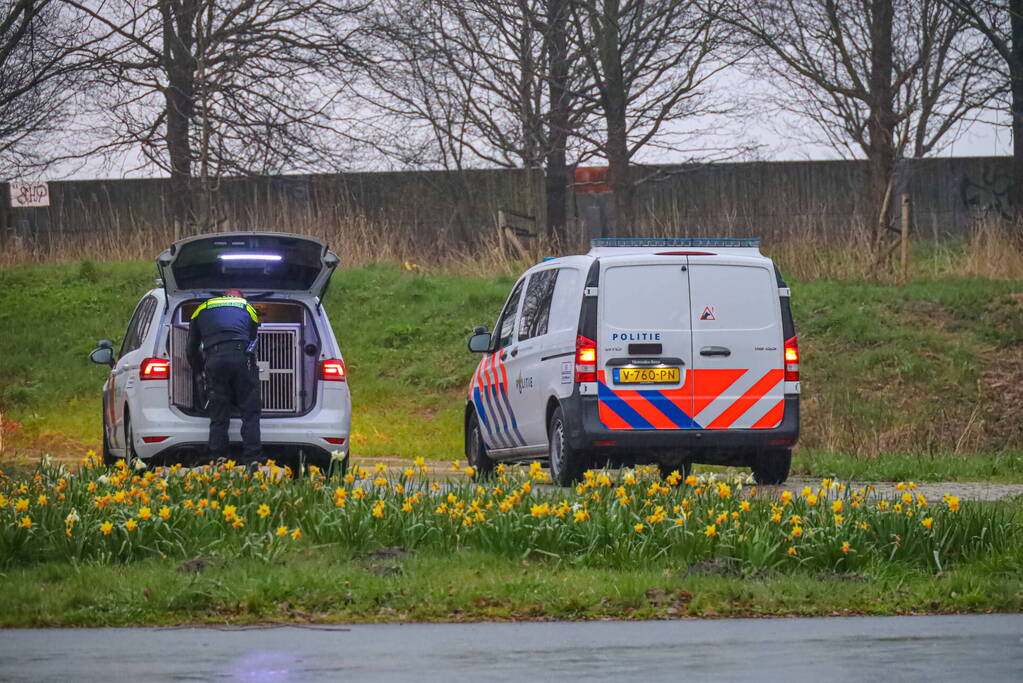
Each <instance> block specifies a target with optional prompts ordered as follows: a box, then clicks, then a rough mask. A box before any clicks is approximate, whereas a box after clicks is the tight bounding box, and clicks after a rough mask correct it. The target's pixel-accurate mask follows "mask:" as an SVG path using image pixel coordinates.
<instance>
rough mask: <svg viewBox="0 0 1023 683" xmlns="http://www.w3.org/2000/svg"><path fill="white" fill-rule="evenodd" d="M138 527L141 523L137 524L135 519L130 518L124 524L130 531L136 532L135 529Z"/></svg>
mask: <svg viewBox="0 0 1023 683" xmlns="http://www.w3.org/2000/svg"><path fill="white" fill-rule="evenodd" d="M138 525H139V523H138V522H136V521H135V519H134V518H129V519H128V520H127V521H126V522H125V523H124V528H125V529H127V530H128V531H134V530H135V527H137V526H138Z"/></svg>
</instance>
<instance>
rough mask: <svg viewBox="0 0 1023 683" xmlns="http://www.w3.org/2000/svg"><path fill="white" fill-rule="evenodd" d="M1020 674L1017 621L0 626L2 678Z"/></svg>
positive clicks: (420, 682) (955, 677) (1022, 649)
mask: <svg viewBox="0 0 1023 683" xmlns="http://www.w3.org/2000/svg"><path fill="white" fill-rule="evenodd" d="M573 679H580V680H586V681H641V682H642V683H656V682H659V681H672V682H675V681H682V680H687V681H705V680H726V681H730V680H734V681H742V682H743V683H750V682H751V681H774V680H780V681H814V682H820V681H827V682H828V683H833V682H834V681H857V683H862V682H863V681H881V680H883V681H902V680H905V681H919V680H928V681H956V683H962V681H971V682H975V681H1019V680H1023V615H976V616H936V617H930V616H921V617H848V618H823V619H735V620H716V621H674V622H664V621H662V622H651V621H648V622H591V623H564V622H563V623H518V624H413V625H376V626H349V627H321V628H299V627H281V628H265V629H264V628H257V629H197V628H182V629H66V630H58V629H39V630H23V631H4V632H2V633H0V680H3V681H61V680H65V681H111V680H118V681H120V680H125V681H129V680H130V681H181V680H202V681H259V682H270V681H415V682H416V683H430V682H431V681H443V682H444V683H449V682H451V681H472V683H477V682H481V681H561V680H573Z"/></svg>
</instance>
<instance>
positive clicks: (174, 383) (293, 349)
mask: <svg viewBox="0 0 1023 683" xmlns="http://www.w3.org/2000/svg"><path fill="white" fill-rule="evenodd" d="M195 306H196V303H194V302H193V303H191V304H184V305H182V306H181V307H179V309H178V312H177V313H176V315H175V316H174V321H173V323H172V326H171V335H170V356H171V383H170V384H171V400H172V402H173V403H174V405H176V406H178V407H179V408H181V409H183V410H185V411H186V412H189V413H192V414H200V415H205V414H206V409H205V397H204V396H203V395H202V390H201V387H200V383H199V378H198V377H197V376H196V373H195V372H193V370H192V367H191V365H190V364H189V362H188V356H187V353H186V350H187V345H188V321H189V320H190V318H191V313H192V311H193V310H195ZM265 306H266V305H264V306H260V308H264V307H265ZM283 306H287V307H288V308H292V309H297V310H295V311H294V313H295V314H297V318H298V322H265V323H260V325H259V332H258V336H259V343H258V344H257V345H256V364H257V365H258V367H259V385H260V392H259V393H260V398H261V399H262V406H263V411H262V412H263V415H264V416H283V415H294V414H298V413H300V412H303V408H304V406H303V404H304V402H305V401H303V398H304V397H306V396H307V395H308V393H309V392H307V391H304V390H303V387H304V384H305V380H306V377H305V375H306V374H307V372H306V368H305V367H304V366H305V365H307V363H303V361H302V350H303V348H304V347H305V346H306V344H307V339H306V337H313V338H315V333H313V334H311V335H309V334H306V330H305V329H304V328H305V324H304V323H305V322H306V321H305V317H306V316H305V314H304V309H302V307H299V306H293V305H287V304H282V305H279V306H275V307H274V308H275V311H274V314H273V315H270V316H268V317H269V318H270V319H275V318H276V319H280V318H282V317H284V318H285V319H288V318H293V317H295V315H289V314H284V315H282V313H281V310H280V308H281V307H283ZM261 318H262V316H261Z"/></svg>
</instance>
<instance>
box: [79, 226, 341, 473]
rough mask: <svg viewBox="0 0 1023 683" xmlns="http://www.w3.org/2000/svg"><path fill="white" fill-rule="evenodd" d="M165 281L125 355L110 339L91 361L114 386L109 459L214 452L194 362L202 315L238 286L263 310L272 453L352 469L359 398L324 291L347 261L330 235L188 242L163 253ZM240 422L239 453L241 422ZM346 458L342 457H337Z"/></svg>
mask: <svg viewBox="0 0 1023 683" xmlns="http://www.w3.org/2000/svg"><path fill="white" fill-rule="evenodd" d="M156 262H157V267H158V270H159V273H160V279H159V280H158V281H157V286H156V287H154V288H153V289H151V290H150V291H148V292H146V293H145V294H143V295H142V297H141V299H140V300H139V303H138V305H137V306H136V307H135V312H134V314H133V315H132V317H131V319H130V320H129V322H128V325H127V330H126V332H125V333H124V337H123V338H122V340H121V343H120V345H119V348H117V349H116V350H115V345H114V343H113V341H111V340H101V341H100V342H99V347H98V348H97V349H95V350H94V351H93V352H92V353H91V354H90V356H89V358H90V359H91V360H92V361H93V362H94V363H98V364H100V365H106V366H109V368H110V372H109V374H108V375H107V378H106V381H105V382H104V383H103V390H102V398H103V459H104V461H106V462H108V463H113V462H114V461H116V460H118V459H122V458H123V459H125V460H128V461H131V460H134V459H136V458H141V459H143V460H147V461H149V460H154V459H157V458H162V459H178V460H180V459H191V458H202V457H203V456H204V455H205V454H206V444H207V440H208V437H209V424H210V421H209V415H208V412H207V409H206V408H207V402H206V397H205V391H204V387H203V383H202V377H201V374H200V373H199V372H197V371H196V369H194V368H192V367H191V365H190V364H189V362H188V354H187V353H186V350H187V341H188V328H189V322H190V321H191V318H192V314H193V312H194V311H195V309H196V308H197V307H198V306H200V305H202V303H203V302H204V301H206V300H207V299H209V298H211V297H214V296H220V295H221V294H223V292H224V290H227V289H232V288H234V289H239V290H241V291H242V292H243V294H244V295H245V297H246V298H247V299H248V301H249V303H250V304H252V306H253V307H254V308H255V310H256V311H257V313H258V315H259V330H258V342H257V344H256V348H255V351H254V353H255V361H256V365H257V366H258V368H259V380H260V398H261V403H262V417H261V420H260V430H261V433H262V441H263V452H264V454H265V455H266V456H267V457H272V458H276V459H278V460H283V461H285V462H287V461H292V462H294V461H304V462H307V463H310V464H316V465H318V466H320V467H323V468H325V467H326V466H328V465H329V464H330V463H331V461H332V459H334V458H340V459H341V467H342V468H344V466H345V464H346V463H347V457H348V448H349V429H350V426H351V414H352V403H351V396H350V394H349V390H348V383H347V372H346V368H345V362H344V358H343V357H342V355H341V348H340V346H339V344H338V342H337V339H336V338H335V336H334V331H333V329H332V328H331V324H330V321H329V320H328V318H327V313H326V311H325V310H324V309H323V305H322V300H323V295H324V293H325V292H326V290H327V287H328V285H329V283H330V278H331V275H332V273H333V272H334V269H335V267H336V266H337V264H338V257H337V255H336V254H334V253H333V252H332V251H330V249H328V248H327V245H326V244H325V243H324V242H322V241H321V240H318V239H315V238H312V237H308V236H305V235H294V234H289V233H278V232H225V233H217V234H214V235H198V236H195V237H188V238H186V239H182V240H179V241H177V242H175V243H174V244H172V245H171V246H170V248H169V249H167V250H166V251H164V252H163V253H161V254H160V255H159V256H158V257H157V260H156ZM233 417H234V419H232V420H231V425H230V430H229V436H230V442H231V446H230V447H231V450H232V452H235V451H239V450H240V442H241V434H240V420H238V419H237V418H238V416H237V414H235V415H234V416H233ZM335 454H337V455H335Z"/></svg>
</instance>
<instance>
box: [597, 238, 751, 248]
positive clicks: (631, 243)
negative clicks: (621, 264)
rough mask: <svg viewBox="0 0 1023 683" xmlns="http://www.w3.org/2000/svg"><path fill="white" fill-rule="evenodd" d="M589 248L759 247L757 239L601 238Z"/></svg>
mask: <svg viewBox="0 0 1023 683" xmlns="http://www.w3.org/2000/svg"><path fill="white" fill-rule="evenodd" d="M590 246H591V247H745V248H757V247H759V246H760V238H758V237H664V238H661V237H601V238H597V239H594V240H590Z"/></svg>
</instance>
